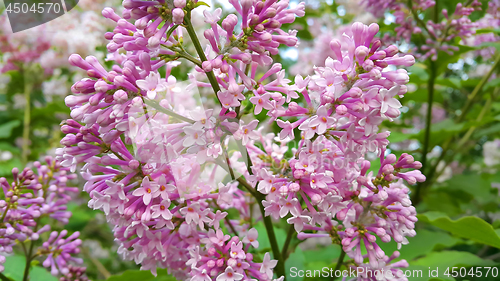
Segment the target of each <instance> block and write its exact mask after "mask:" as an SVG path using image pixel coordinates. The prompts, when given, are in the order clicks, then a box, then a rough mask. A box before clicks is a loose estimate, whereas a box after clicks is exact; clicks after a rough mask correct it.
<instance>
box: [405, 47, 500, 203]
mask: <svg viewBox="0 0 500 281" xmlns="http://www.w3.org/2000/svg"><path fill="white" fill-rule="evenodd" d="M499 64H500V53H498V54H497V57H496V59H495V62H494V63H493V66H492V67H491V69H490V71H489V72H488V73H487V74H486V75H485V76H484V77H483V78H482V79H481V81H480V82H479V84H477V85H476V87H475V88H474V89H473V90H472V93H471V94H470V95H469V96H467V102H466V103H465V105H464V107H463V108H462V110H461V114H460V116H458V117H457V119H456V121H455V122H456V123H460V122H462V121H464V120H465V117H466V116H467V113H468V112H469V110H470V108H471V107H472V104H473V102H474V100H475V99H476V96H477V95H478V94H479V93H481V91H482V89H483V87H484V85H485V84H486V82H488V79H490V77H491V76H492V75H493V73H494V72H495V69H496V68H497V67H498V66H499ZM452 140H453V137H452V138H449V139H448V140H447V141H446V142H445V143H444V145H443V146H442V148H443V151H442V152H441V155H439V157H438V159H437V161H436V163H434V165H433V167H432V168H431V169H430V170H429V173H427V174H426V177H427V180H426V181H425V182H424V183H419V184H418V185H417V189H416V194H415V197H414V198H413V200H414V203H415V204H417V203H418V202H419V201H420V200H421V193H422V189H423V188H424V187H426V186H429V183H432V182H433V181H434V180H433V178H434V176H435V174H436V172H437V171H436V170H437V166H438V165H439V162H441V160H443V158H445V157H446V153H447V152H448V150H449V148H450V145H451V143H452ZM423 168H424V163H422V171H424V170H423Z"/></svg>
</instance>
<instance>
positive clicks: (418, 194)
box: [414, 59, 436, 205]
mask: <svg viewBox="0 0 500 281" xmlns="http://www.w3.org/2000/svg"><path fill="white" fill-rule="evenodd" d="M429 64H430V73H429V81H427V92H428V95H429V96H428V99H427V116H426V119H425V133H424V144H423V148H422V161H421V162H422V169H420V170H421V171H422V173H423V174H425V168H426V166H427V154H428V152H429V144H430V137H431V126H432V125H431V124H432V122H431V121H432V103H433V101H434V84H435V82H436V65H435V63H434V62H433V61H432V60H431V59H429ZM422 186H423V185H422V184H419V185H417V189H416V192H415V193H416V194H415V202H414V203H415V205H416V204H418V202H420V199H421V198H420V197H421V193H422Z"/></svg>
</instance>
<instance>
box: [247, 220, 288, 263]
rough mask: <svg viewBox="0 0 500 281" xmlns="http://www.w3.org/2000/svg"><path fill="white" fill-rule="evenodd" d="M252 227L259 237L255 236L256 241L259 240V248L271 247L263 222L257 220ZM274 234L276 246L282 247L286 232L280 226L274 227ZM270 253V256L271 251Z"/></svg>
mask: <svg viewBox="0 0 500 281" xmlns="http://www.w3.org/2000/svg"><path fill="white" fill-rule="evenodd" d="M254 227H255V229H256V230H257V231H258V232H259V237H258V238H257V241H259V250H263V249H267V248H269V249H271V244H270V243H269V239H268V238H267V230H266V227H265V226H264V223H263V222H259V223H257V224H256V225H255V226H254ZM274 234H275V235H276V240H277V242H278V247H279V248H280V249H282V248H283V245H284V244H285V240H286V232H285V231H284V230H283V229H281V228H277V227H275V228H274ZM270 254H271V256H272V255H273V253H272V252H271V253H270Z"/></svg>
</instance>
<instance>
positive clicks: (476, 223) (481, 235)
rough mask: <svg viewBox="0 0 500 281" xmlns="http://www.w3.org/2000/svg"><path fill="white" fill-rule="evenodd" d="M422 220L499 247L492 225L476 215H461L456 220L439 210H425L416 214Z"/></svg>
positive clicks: (455, 233)
mask: <svg viewBox="0 0 500 281" xmlns="http://www.w3.org/2000/svg"><path fill="white" fill-rule="evenodd" d="M417 217H418V218H419V220H421V221H422V222H427V223H430V224H432V225H434V226H436V227H439V228H441V229H443V230H445V231H448V232H450V233H452V234H453V235H455V236H458V237H462V238H466V239H470V240H472V241H475V242H478V243H482V244H486V245H489V246H492V247H496V248H499V249H500V237H499V236H498V234H497V233H496V232H495V230H494V229H493V227H492V226H491V225H490V224H489V223H487V222H485V221H484V220H482V219H480V218H478V217H473V216H469V217H463V218H460V219H458V220H456V221H454V220H451V219H450V218H449V217H448V216H447V215H445V214H443V213H439V212H427V213H423V214H419V215H418V216H417Z"/></svg>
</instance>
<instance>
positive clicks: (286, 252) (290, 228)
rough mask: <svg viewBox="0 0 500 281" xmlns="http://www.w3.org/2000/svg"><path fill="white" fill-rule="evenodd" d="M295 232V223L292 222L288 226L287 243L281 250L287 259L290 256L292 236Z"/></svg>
mask: <svg viewBox="0 0 500 281" xmlns="http://www.w3.org/2000/svg"><path fill="white" fill-rule="evenodd" d="M295 233H296V232H295V228H294V226H293V224H291V225H290V227H289V228H288V233H287V235H286V240H285V244H284V245H283V250H281V256H282V257H283V259H285V260H286V259H287V258H288V247H289V246H290V242H291V241H292V237H293V235H294V234H295Z"/></svg>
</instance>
